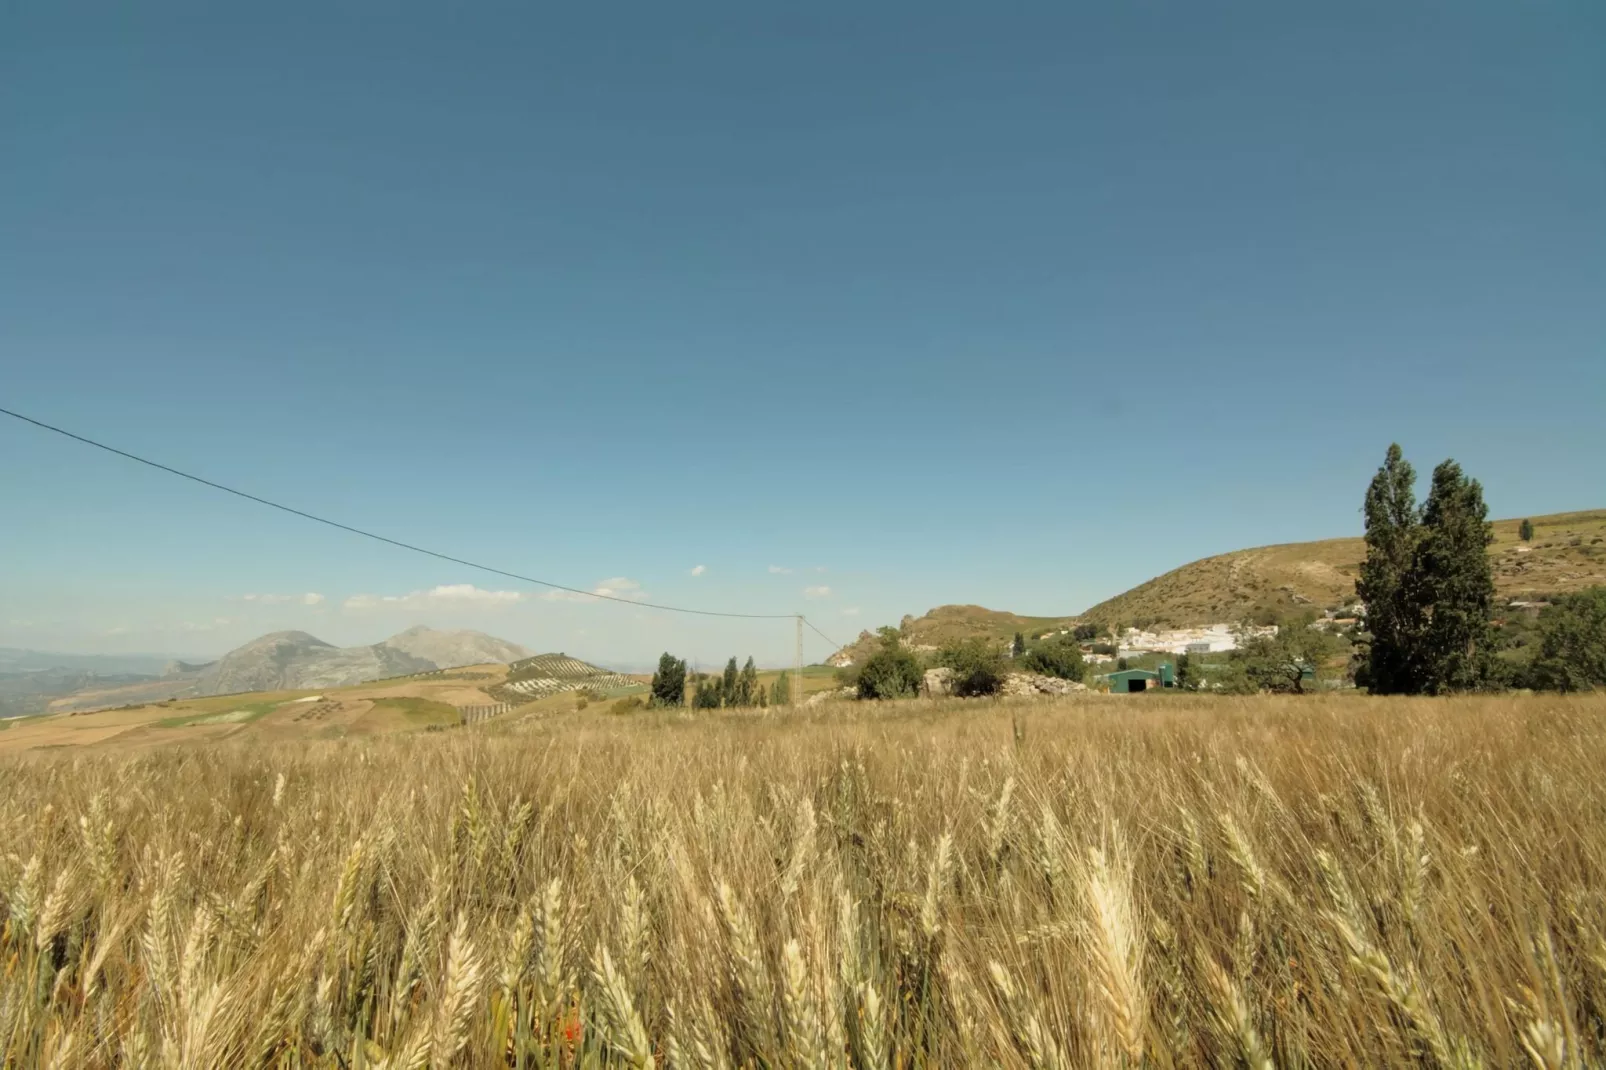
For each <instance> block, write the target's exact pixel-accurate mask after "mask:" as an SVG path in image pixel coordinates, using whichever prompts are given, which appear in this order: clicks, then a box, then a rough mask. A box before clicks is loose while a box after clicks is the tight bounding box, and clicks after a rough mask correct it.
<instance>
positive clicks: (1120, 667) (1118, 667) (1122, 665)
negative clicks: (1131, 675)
mask: <svg viewBox="0 0 1606 1070" xmlns="http://www.w3.org/2000/svg"><path fill="white" fill-rule="evenodd" d="M1126 670H1127V663H1126V659H1125V658H1116V659H1115V671H1116V672H1126Z"/></svg>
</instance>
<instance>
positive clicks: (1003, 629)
mask: <svg viewBox="0 0 1606 1070" xmlns="http://www.w3.org/2000/svg"><path fill="white" fill-rule="evenodd" d="M1075 619H1076V618H1075V617H1023V616H1020V615H1019V614H1016V613H1007V612H1004V611H1002V610H997V609H986V608H984V607H982V606H938V607H937V608H936V609H933V610H931V611H930V612H928V613H927V614H926V615H925V616H923V617H912V616H907V617H904V618H903V621H902V629H903V635H904V638H905V639H906V640H907V641H908V642H909V644H910V645H911V646H914V647H917V648H918V647H938V646H942V645H943V644H944V643H952V642H958V641H961V640H964V639H991V640H996V641H999V642H1005V641H1008V640H1009V639H1011V638H1013V637H1014V635H1015V633H1016V632H1021V633H1022V634H1024V635H1026V636H1028V637H1035V636H1038V635H1041V634H1042V633H1044V632H1046V631H1058V630H1059V629H1061V628H1063V627H1065V626H1066V625H1067V624H1068V623H1070V622H1073V621H1074V620H1075ZM875 643H876V637H875V633H873V632H869V631H864V632H860V633H859V637H858V638H857V639H855V640H854V641H853V642H851V643H849V644H848V645H847V646H845V647H843V648H842V649H841V650H839V651H837V652H836V653H835V654H833V655H831V657H830V658H829V659H828V664H831V665H839V666H840V665H847V664H850V663H853V662H858V661H862V660H864V659H865V658H866V657H868V656H869V655H870V653H871V652H872V651H873V650H874V649H875Z"/></svg>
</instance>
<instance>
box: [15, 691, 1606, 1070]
mask: <svg viewBox="0 0 1606 1070" xmlns="http://www.w3.org/2000/svg"><path fill="white" fill-rule="evenodd" d="M1603 715H1606V698H1602V697H1587V696H1586V697H1581V698H1571V699H1567V698H1557V697H1543V696H1536V697H1488V698H1465V699H1456V700H1383V699H1367V698H1362V697H1341V696H1333V697H1323V698H1307V699H1303V700H1298V701H1293V700H1288V699H1279V698H1270V697H1265V698H1252V699H1225V698H1210V697H1205V698H1187V697H1181V696H1178V697H1175V698H1173V697H1171V696H1154V697H1153V698H1152V699H1151V698H1150V697H1140V698H1131V699H1128V698H1102V699H1101V698H1098V697H1086V698H1080V699H1075V700H1059V701H1053V702H1050V701H1040V702H1035V703H1034V702H1027V701H1020V702H1013V703H1011V702H1003V703H970V704H966V703H960V702H948V703H944V704H938V705H932V704H927V703H908V704H897V705H887V706H874V705H870V704H864V705H857V704H851V705H843V706H839V707H822V708H816V709H811V710H807V711H800V712H796V713H784V712H782V713H770V714H768V715H758V714H744V715H715V716H705V717H700V718H697V719H693V718H691V717H689V716H687V715H683V714H663V713H658V714H643V715H636V716H634V717H628V718H627V717H610V716H608V715H607V714H602V713H596V712H594V711H591V712H588V713H583V714H575V715H565V716H562V717H552V718H547V719H545V720H540V721H528V722H525V723H522V724H517V725H513V726H507V725H498V724H496V723H492V724H490V725H486V726H483V727H482V726H476V727H473V728H464V729H458V730H455V731H449V732H433V733H417V734H413V735H408V736H400V737H377V738H369V739H363V740H352V741H346V742H320V743H300V744H294V745H290V744H284V745H272V746H255V747H249V748H247V747H231V746H222V745H206V746H179V747H167V748H155V749H150V750H146V751H142V752H135V753H129V754H124V755H82V754H80V755H77V756H74V755H67V754H61V753H59V752H57V753H52V752H35V753H34V754H33V755H32V756H30V757H29V758H28V759H27V760H13V761H8V762H7V763H6V764H4V765H3V766H0V893H3V895H4V900H3V901H0V910H3V914H0V917H3V918H4V919H5V920H4V930H3V938H0V968H3V974H0V1041H3V1043H4V1051H5V1065H6V1066H7V1067H32V1066H49V1067H76V1066H86V1067H102V1066H129V1067H217V1066H229V1067H236V1066H239V1067H265V1066H272V1067H342V1068H351V1067H411V1068H419V1067H426V1066H513V1067H600V1066H635V1067H647V1066H653V1067H659V1066H668V1067H677V1068H678V1067H688V1068H692V1067H695V1068H712V1067H749V1066H751V1067H784V1068H811V1070H812V1068H826V1067H850V1066H851V1067H876V1068H878V1070H879V1068H883V1067H959V1066H994V1067H1044V1068H1050V1067H1080V1066H1112V1067H1114V1066H1127V1067H1136V1066H1140V1065H1144V1066H1154V1067H1170V1066H1202V1065H1210V1066H1250V1067H1256V1068H1259V1067H1273V1066H1278V1067H1299V1066H1383V1065H1389V1066H1452V1067H1476V1066H1487V1067H1497V1066H1518V1065H1526V1066H1534V1067H1542V1068H1559V1067H1581V1066H1591V1065H1600V1064H1601V1063H1602V1061H1603V1060H1606V778H1603V777H1602V771H1603V770H1606V732H1603Z"/></svg>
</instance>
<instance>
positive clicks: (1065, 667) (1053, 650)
mask: <svg viewBox="0 0 1606 1070" xmlns="http://www.w3.org/2000/svg"><path fill="white" fill-rule="evenodd" d="M1021 664H1022V665H1023V666H1024V667H1025V669H1026V671H1027V672H1035V673H1041V674H1042V675H1044V676H1057V677H1059V678H1060V679H1061V680H1077V681H1080V680H1081V679H1082V677H1083V675H1085V674H1086V672H1087V666H1086V665H1084V664H1083V662H1082V651H1081V649H1080V648H1079V647H1077V645H1076V642H1075V640H1073V639H1071V638H1070V637H1069V636H1064V635H1057V636H1054V637H1053V638H1052V639H1045V640H1043V641H1042V642H1041V643H1038V644H1037V645H1036V646H1034V647H1032V648H1031V649H1030V650H1028V651H1027V652H1026V655H1025V657H1023V658H1022V659H1021Z"/></svg>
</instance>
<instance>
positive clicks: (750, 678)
mask: <svg viewBox="0 0 1606 1070" xmlns="http://www.w3.org/2000/svg"><path fill="white" fill-rule="evenodd" d="M758 692H759V686H758V666H757V665H755V664H753V655H751V654H749V655H748V656H747V664H746V665H743V666H742V675H741V676H740V677H739V678H738V679H737V681H736V705H738V706H756V705H758Z"/></svg>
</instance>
